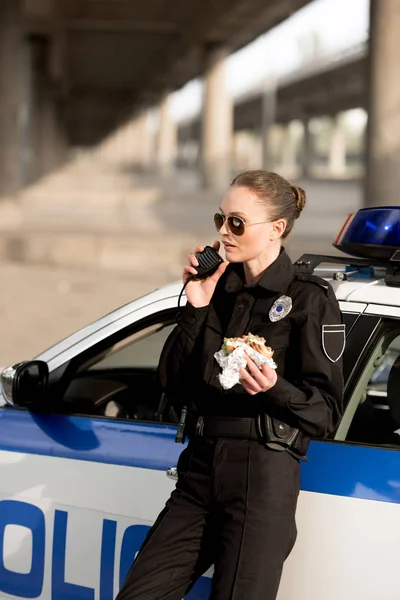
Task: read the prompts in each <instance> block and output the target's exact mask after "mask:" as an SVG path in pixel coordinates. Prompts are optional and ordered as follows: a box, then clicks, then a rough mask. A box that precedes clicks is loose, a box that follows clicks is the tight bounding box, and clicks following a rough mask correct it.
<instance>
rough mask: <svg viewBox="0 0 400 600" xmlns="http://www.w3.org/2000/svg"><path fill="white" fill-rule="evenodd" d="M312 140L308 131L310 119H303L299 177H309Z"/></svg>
mask: <svg viewBox="0 0 400 600" xmlns="http://www.w3.org/2000/svg"><path fill="white" fill-rule="evenodd" d="M312 142H313V140H312V135H311V131H310V120H309V119H304V120H303V141H302V147H301V152H300V163H301V177H302V178H303V179H307V178H310V177H311V173H312V161H313V143H312Z"/></svg>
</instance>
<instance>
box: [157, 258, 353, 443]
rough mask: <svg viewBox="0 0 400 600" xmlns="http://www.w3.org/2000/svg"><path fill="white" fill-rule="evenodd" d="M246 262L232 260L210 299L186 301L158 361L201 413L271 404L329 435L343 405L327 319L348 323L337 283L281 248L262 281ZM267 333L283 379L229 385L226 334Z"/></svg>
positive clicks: (308, 429)
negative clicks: (328, 349) (282, 308)
mask: <svg viewBox="0 0 400 600" xmlns="http://www.w3.org/2000/svg"><path fill="white" fill-rule="evenodd" d="M244 282H245V278H244V270H243V265H242V264H240V263H239V264H230V265H228V267H227V269H226V271H225V273H224V275H223V276H222V277H221V279H220V280H219V282H218V284H217V287H216V290H215V292H214V295H213V297H212V300H211V303H210V305H209V306H206V307H202V308H194V307H193V306H191V305H190V304H187V305H186V307H184V308H183V309H182V311H181V313H180V314H179V316H178V325H177V327H176V328H175V329H174V331H173V332H172V333H171V335H170V337H169V338H168V340H167V342H166V344H165V346H164V349H163V352H162V355H161V359H160V364H159V374H160V379H161V383H162V385H163V388H164V389H165V391H166V393H167V396H168V397H169V399H170V400H171V401H172V402H173V403H176V404H177V405H178V406H179V405H183V404H185V405H188V406H189V407H190V410H191V411H192V412H196V413H197V414H199V415H210V414H212V415H226V416H256V415H257V414H259V413H260V411H262V412H266V413H268V414H270V415H271V416H273V417H276V418H278V419H280V420H282V421H284V422H286V423H288V424H289V425H291V426H293V427H298V428H300V429H301V430H302V431H303V432H304V433H305V434H306V435H309V436H313V437H320V436H326V435H327V434H328V433H330V432H331V431H333V429H334V428H335V427H336V426H337V424H338V422H339V419H340V416H341V413H342V392H343V378H342V371H341V361H340V359H339V360H338V361H336V362H333V360H331V359H330V358H329V357H328V355H327V354H326V353H325V352H324V348H323V336H322V326H323V325H338V324H341V315H340V311H339V306H338V302H337V300H336V298H335V295H334V293H333V290H332V288H331V287H330V285H329V284H328V283H327V282H326V281H324V280H323V279H320V278H318V277H314V276H308V275H302V274H300V275H297V276H296V275H295V272H294V268H293V265H292V263H291V261H290V259H289V257H288V255H287V254H286V252H285V251H284V250H283V249H282V251H281V253H280V255H279V257H278V258H277V259H276V260H275V261H274V263H272V264H271V265H270V266H269V267H268V268H267V269H266V271H265V272H264V274H263V276H262V278H261V279H260V280H259V282H258V284H257V285H255V286H251V287H250V286H246V285H245V283H244ZM284 295H288V296H290V297H291V299H292V310H291V311H290V312H289V314H288V315H287V316H285V317H284V318H282V319H280V320H278V321H276V322H272V321H271V319H270V316H269V312H270V309H271V307H272V305H273V303H274V302H275V301H276V300H277V299H278V298H280V297H281V296H284ZM249 332H251V333H253V334H255V335H259V336H263V337H264V338H265V339H266V344H267V345H268V346H271V348H272V349H273V350H274V360H275V362H276V364H277V373H278V380H277V383H276V384H275V386H274V387H273V388H271V389H270V390H269V391H267V392H262V393H259V394H256V395H254V396H251V395H250V394H248V393H247V392H245V390H244V388H243V387H242V386H241V385H240V384H238V385H236V386H234V387H233V388H232V389H230V390H223V389H222V387H221V385H220V382H219V378H218V375H219V373H220V367H219V365H218V363H217V361H216V360H215V358H214V354H215V353H216V352H217V351H218V350H220V348H221V346H222V343H223V338H224V337H236V336H241V335H244V334H247V333H249Z"/></svg>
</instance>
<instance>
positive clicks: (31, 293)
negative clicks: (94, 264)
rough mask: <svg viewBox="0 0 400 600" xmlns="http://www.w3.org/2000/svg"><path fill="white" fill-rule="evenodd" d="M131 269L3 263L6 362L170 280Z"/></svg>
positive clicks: (1, 316) (0, 347)
mask: <svg viewBox="0 0 400 600" xmlns="http://www.w3.org/2000/svg"><path fill="white" fill-rule="evenodd" d="M162 279H163V278H162V275H161V274H160V275H159V278H158V281H157V280H156V279H155V278H150V277H149V279H148V280H147V281H145V280H141V281H138V280H137V279H136V278H135V277H134V276H132V275H131V274H130V273H128V272H114V271H100V270H99V271H94V270H90V271H88V270H81V271H80V270H73V269H52V268H51V267H41V266H32V265H31V266H28V267H27V266H25V265H21V264H15V263H14V264H12V263H2V264H1V263H0V339H1V342H0V365H2V366H6V365H8V364H10V363H12V362H15V361H19V360H25V359H29V358H32V357H33V356H35V355H36V354H38V353H39V352H41V351H42V350H45V349H46V348H47V347H49V346H51V345H52V344H53V343H55V342H57V341H59V340H60V339H62V338H64V337H65V336H67V335H69V334H70V333H73V332H74V331H76V330H77V329H78V328H80V327H81V326H84V325H87V324H88V323H90V322H91V321H93V320H95V319H97V318H98V317H100V316H102V315H104V314H106V313H108V312H110V311H112V310H113V309H115V308H118V307H119V306H121V305H123V304H126V303H127V302H130V301H131V300H133V299H134V298H136V297H138V296H141V295H143V294H145V293H146V292H149V291H151V290H152V289H154V288H155V287H157V286H158V284H161V283H166V281H163V280H162Z"/></svg>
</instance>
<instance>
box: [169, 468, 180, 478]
mask: <svg viewBox="0 0 400 600" xmlns="http://www.w3.org/2000/svg"><path fill="white" fill-rule="evenodd" d="M166 475H167V477H169V478H170V479H178V469H177V468H176V467H170V468H169V469H167V470H166Z"/></svg>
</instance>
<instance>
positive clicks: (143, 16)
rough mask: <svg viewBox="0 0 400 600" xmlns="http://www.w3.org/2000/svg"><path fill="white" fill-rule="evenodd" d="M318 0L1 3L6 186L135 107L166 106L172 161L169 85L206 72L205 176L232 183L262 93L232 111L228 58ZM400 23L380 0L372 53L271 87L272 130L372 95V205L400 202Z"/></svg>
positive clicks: (160, 144)
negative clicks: (233, 160) (234, 156)
mask: <svg viewBox="0 0 400 600" xmlns="http://www.w3.org/2000/svg"><path fill="white" fill-rule="evenodd" d="M308 3H309V0H191V2H190V3H189V2H185V0H175V1H174V2H173V3H171V2H169V3H165V2H163V1H162V0H148V1H147V2H146V3H139V2H136V1H135V0H2V2H1V3H0V45H1V47H0V97H1V103H0V132H1V137H0V191H2V192H3V193H13V192H15V191H17V190H18V189H20V188H21V187H23V186H25V185H27V184H28V183H30V182H32V181H34V180H35V179H37V178H38V177H40V176H41V175H43V174H44V173H46V172H48V171H51V170H52V169H54V168H55V167H56V166H57V165H58V164H60V163H62V162H63V161H64V160H65V159H66V157H67V156H68V149H69V148H71V147H74V146H84V147H85V146H86V147H91V146H93V145H95V144H97V143H98V142H99V141H100V140H102V139H103V138H104V137H105V136H107V135H108V134H109V133H110V132H112V131H113V130H114V129H115V128H116V127H118V126H119V125H120V124H121V123H124V122H127V121H128V120H129V119H131V118H132V115H133V114H136V115H137V119H138V120H140V118H141V113H143V111H144V110H146V109H147V108H148V107H150V106H154V105H156V104H159V107H160V116H161V118H160V126H159V132H158V138H157V148H156V152H155V154H156V157H157V161H156V162H157V164H158V167H159V168H160V169H164V168H166V169H168V168H169V167H170V166H171V164H172V162H173V160H174V152H173V143H172V142H173V135H174V134H173V127H172V125H171V118H170V116H169V111H168V94H169V93H170V92H171V91H172V90H175V89H178V88H180V87H181V86H182V85H183V84H184V83H186V82H187V81H189V80H190V79H192V78H193V77H195V76H198V75H203V76H204V80H205V94H204V102H203V108H202V115H201V153H202V160H201V166H202V171H203V178H204V183H205V185H206V186H217V187H218V186H221V185H225V184H226V181H227V178H228V176H229V171H230V169H229V167H230V154H231V150H232V132H233V128H234V124H235V123H236V127H244V126H245V124H246V123H249V122H251V123H255V124H256V126H257V123H259V122H260V115H259V112H260V99H259V98H258V99H257V98H256V99H254V98H253V99H252V100H251V99H247V100H244V101H243V102H242V103H241V107H240V109H239V107H238V108H237V109H236V111H235V115H234V114H233V107H232V103H231V99H230V98H229V96H228V93H227V90H226V88H225V86H224V67H225V59H226V57H227V56H228V55H229V53H230V52H232V51H234V50H237V49H239V48H240V47H242V46H244V45H245V44H247V43H248V42H250V41H251V40H253V39H254V38H255V37H257V36H258V35H259V34H261V33H263V32H265V31H267V30H268V29H270V28H272V27H274V26H276V25H277V24H278V23H280V22H281V21H283V20H284V19H286V18H287V17H288V16H289V15H291V14H293V12H295V11H296V10H298V9H300V8H301V7H303V6H304V5H306V4H308ZM399 28H400V4H399V2H398V0H371V37H370V44H369V48H370V51H369V54H368V58H366V57H360V61H359V62H358V63H357V61H356V63H354V64H350V63H348V64H345V63H344V64H342V65H338V68H337V69H333V70H332V71H331V72H329V73H327V74H325V75H324V74H322V73H319V74H315V73H314V74H313V73H310V74H309V76H308V77H306V78H303V80H302V81H298V80H297V81H291V82H290V81H287V82H284V83H283V85H282V86H281V87H280V89H279V90H278V96H277V98H275V100H273V102H271V97H270V96H271V95H269V96H268V94H265V93H263V95H262V98H263V107H264V108H263V109H262V117H261V120H262V127H263V128H264V129H267V127H268V125H269V123H270V122H271V121H272V119H273V118H275V116H276V118H277V119H278V120H281V121H287V120H288V119H289V116H291V117H293V116H297V115H298V116H299V118H303V119H306V118H307V117H308V116H309V113H310V112H315V111H317V110H324V111H328V112H331V113H333V112H337V111H339V110H341V109H342V108H343V107H344V106H345V105H346V107H348V106H349V105H350V104H352V103H353V104H357V105H360V103H364V102H365V105H366V107H367V109H368V112H369V131H368V151H367V154H368V166H367V173H368V182H367V189H368V201H370V202H372V203H377V202H378V203H380V202H383V201H384V202H385V203H395V202H398V199H397V190H398V189H400V142H399V140H400V135H399V134H400V109H399V106H400V78H399V77H398V76H397V62H398V56H399V53H400V36H399V35H398V31H399ZM362 65H364V66H365V69H364V67H363V66H362ZM365 71H366V73H367V75H366V76H364V75H361V73H362V72H364V73H365ZM345 73H346V75H344V74H345ZM344 79H346V86H345V87H343V81H344ZM365 90H367V92H366V91H365ZM257 103H258V104H257ZM275 107H276V108H275ZM257 111H258V117H257ZM199 130H200V126H199ZM132 131H133V130H132ZM141 132H143V129H140V128H136V129H135V134H134V135H135V138H136V144H137V145H138V147H139V151H140V145H141V142H142V133H141ZM383 199H384V200H383Z"/></svg>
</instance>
